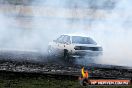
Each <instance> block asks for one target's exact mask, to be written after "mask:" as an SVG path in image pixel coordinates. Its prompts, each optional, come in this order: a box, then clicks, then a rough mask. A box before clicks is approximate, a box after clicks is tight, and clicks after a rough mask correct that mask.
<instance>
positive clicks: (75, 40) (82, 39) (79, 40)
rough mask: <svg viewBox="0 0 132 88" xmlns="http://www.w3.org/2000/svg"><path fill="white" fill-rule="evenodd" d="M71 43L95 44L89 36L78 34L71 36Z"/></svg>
mask: <svg viewBox="0 0 132 88" xmlns="http://www.w3.org/2000/svg"><path fill="white" fill-rule="evenodd" d="M72 43H76V44H97V43H96V42H95V41H94V40H93V39H91V38H90V37H80V36H72Z"/></svg>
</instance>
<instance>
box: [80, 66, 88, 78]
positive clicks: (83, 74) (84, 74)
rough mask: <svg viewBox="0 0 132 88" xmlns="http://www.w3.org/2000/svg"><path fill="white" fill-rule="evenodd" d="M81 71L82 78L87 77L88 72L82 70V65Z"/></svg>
mask: <svg viewBox="0 0 132 88" xmlns="http://www.w3.org/2000/svg"><path fill="white" fill-rule="evenodd" d="M81 73H82V78H88V77H89V74H88V71H87V70H86V71H85V70H84V67H83V68H82V69H81Z"/></svg>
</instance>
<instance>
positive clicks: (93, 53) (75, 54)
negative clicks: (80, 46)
mask: <svg viewBox="0 0 132 88" xmlns="http://www.w3.org/2000/svg"><path fill="white" fill-rule="evenodd" d="M102 54H103V53H102V51H75V52H73V53H71V54H70V57H98V56H101V55H102Z"/></svg>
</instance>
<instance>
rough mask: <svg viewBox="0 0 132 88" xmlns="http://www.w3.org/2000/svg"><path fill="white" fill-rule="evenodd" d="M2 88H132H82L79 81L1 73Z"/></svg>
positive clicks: (37, 75) (0, 83)
mask: <svg viewBox="0 0 132 88" xmlns="http://www.w3.org/2000/svg"><path fill="white" fill-rule="evenodd" d="M0 88H132V86H129V87H126V86H124V87H123V86H122V87H119V86H117V87H112V86H110V87H105V86H103V87H94V86H91V87H90V86H89V87H82V86H80V84H79V82H78V80H71V79H67V78H64V79H60V78H53V77H49V76H44V75H40V74H34V75H32V74H21V73H10V72H8V73H6V72H0Z"/></svg>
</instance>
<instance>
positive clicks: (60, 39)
mask: <svg viewBox="0 0 132 88" xmlns="http://www.w3.org/2000/svg"><path fill="white" fill-rule="evenodd" d="M63 37H64V35H61V36H60V37H59V38H57V42H58V43H63Z"/></svg>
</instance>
